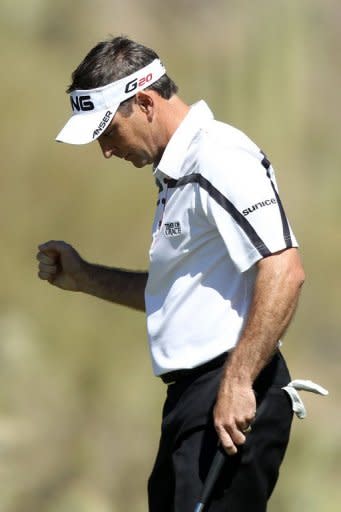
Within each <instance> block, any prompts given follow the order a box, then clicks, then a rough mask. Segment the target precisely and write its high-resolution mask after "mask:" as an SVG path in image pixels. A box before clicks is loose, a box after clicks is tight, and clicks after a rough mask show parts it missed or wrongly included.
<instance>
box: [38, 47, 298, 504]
mask: <svg viewBox="0 0 341 512" xmlns="http://www.w3.org/2000/svg"><path fill="white" fill-rule="evenodd" d="M68 92H69V93H70V97H71V105H72V109H73V116H72V117H71V119H70V120H69V121H68V123H67V124H66V125H65V127H64V128H63V130H62V131H61V132H60V134H59V135H58V136H57V140H58V141H61V142H66V143H71V144H85V143H88V142H91V141H93V140H98V142H99V144H100V147H101V149H102V152H103V155H104V156H105V158H110V157H112V156H116V157H119V158H124V159H126V160H128V161H130V162H132V163H133V165H135V166H136V167H143V166H145V165H147V164H152V165H153V167H154V174H155V178H156V182H157V184H158V187H159V199H158V202H157V209H156V215H155V221H154V225H153V239H152V244H151V248H150V268H149V272H148V273H147V272H135V271H128V270H122V269H117V268H108V267H103V266H100V265H95V264H91V263H88V262H86V261H84V260H83V259H82V258H81V257H80V255H79V254H78V253H77V251H76V250H75V249H74V248H73V247H72V246H70V245H68V244H66V243H65V242H60V241H50V242H47V243H44V244H42V245H41V246H40V247H39V253H38V260H39V262H40V263H39V276H40V278H41V279H45V280H47V281H49V282H50V283H51V284H53V285H56V286H59V287H60V288H63V289H66V290H73V291H82V292H84V293H88V294H91V295H94V296H97V297H100V298H103V299H106V300H109V301H112V302H115V303H118V304H122V305H126V306H129V307H132V308H135V309H138V310H141V311H146V315H147V326H148V336H149V342H150V351H151V357H152V363H153V369H154V373H155V375H156V376H160V377H161V378H162V380H163V381H164V382H165V383H166V384H168V388H167V400H166V402H165V406H164V410H163V421H162V434H161V440H160V447H159V452H158V455H157V458H156V462H155V466H154V469H153V471H152V474H151V477H150V479H149V486H148V491H149V511H150V512H171V511H173V512H180V511H181V512H192V511H193V509H194V506H195V503H196V502H197V501H198V498H199V496H200V492H201V488H202V483H203V481H204V480H205V477H206V475H207V472H208V469H209V466H210V463H211V461H212V458H213V456H214V453H215V450H216V447H217V442H218V440H219V442H220V443H221V445H222V446H223V448H224V449H225V451H226V454H227V455H226V463H225V466H224V468H223V471H222V473H221V475H220V478H219V480H218V482H217V484H216V486H215V488H214V491H213V494H212V497H211V500H210V503H209V504H208V510H210V511H211V512H222V511H227V510H228V511H231V512H232V511H233V512H247V511H252V512H261V511H265V510H266V504H267V500H268V498H269V496H270V495H271V492H272V490H273V488H274V485H275V483H276V480H277V476H278V469H279V466H280V463H281V461H282V459H283V456H284V453H285V449H286V446H287V442H288V439H289V432H290V425H291V420H292V411H291V405H290V403H289V399H288V397H287V396H286V394H285V392H284V391H283V390H282V389H281V388H282V386H285V385H286V384H288V382H289V380H290V377H289V373H288V370H287V368H286V365H285V362H284V360H283V357H282V355H281V354H280V352H279V348H278V347H279V340H280V338H281V336H282V335H283V333H284V331H285V330H286V328H287V327H288V325H289V322H290V320H291V318H292V315H293V313H294V311H295V308H296V304H297V301H298V296H299V291H300V288H301V286H302V284H303V281H304V273H303V269H302V265H301V263H300V258H299V255H298V252H297V242H296V240H295V237H294V234H293V232H292V230H291V227H290V225H289V223H288V221H287V218H286V215H285V213H284V209H283V206H282V203H281V200H280V198H279V195H278V190H277V185H276V182H275V177H274V170H273V168H272V166H271V163H270V161H269V160H268V158H267V157H266V156H265V154H264V153H262V151H261V150H260V149H259V148H258V147H257V146H256V144H254V143H253V142H252V141H251V140H250V139H249V138H248V137H247V136H246V135H244V134H243V133H241V132H240V131H238V130H236V129H235V128H233V127H231V126H229V125H227V124H224V123H220V122H218V121H216V120H214V118H213V115H212V113H211V111H210V110H209V108H208V106H207V105H206V103H204V102H203V101H201V102H199V103H197V104H195V105H193V106H192V107H189V106H188V105H186V104H185V103H184V102H183V101H182V100H181V99H180V98H179V96H178V95H177V87H176V85H175V84H174V82H173V81H172V80H171V79H170V78H169V77H168V76H167V74H166V71H165V68H164V67H163V65H162V63H161V62H160V60H159V58H158V56H157V54H156V53H155V52H154V51H153V50H151V49H149V48H146V47H145V46H143V45H140V44H137V43H135V42H133V41H130V40H129V39H127V38H124V37H117V38H114V39H112V40H109V41H106V42H102V43H99V44H98V45H96V46H95V47H94V48H93V49H92V50H91V51H90V52H89V54H88V55H87V56H86V57H85V59H84V60H83V62H82V63H81V64H80V65H79V66H78V68H77V69H76V70H75V71H74V73H73V75H72V84H71V86H70V87H69V89H68Z"/></svg>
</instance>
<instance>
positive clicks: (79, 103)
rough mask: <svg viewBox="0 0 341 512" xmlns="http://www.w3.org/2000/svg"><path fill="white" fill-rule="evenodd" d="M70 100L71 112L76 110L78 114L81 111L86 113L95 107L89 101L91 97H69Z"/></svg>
mask: <svg viewBox="0 0 341 512" xmlns="http://www.w3.org/2000/svg"><path fill="white" fill-rule="evenodd" d="M70 100H71V107H72V110H73V111H75V110H77V112H80V110H82V111H83V112H87V111H89V110H94V108H95V105H94V104H93V103H92V101H91V96H71V97H70Z"/></svg>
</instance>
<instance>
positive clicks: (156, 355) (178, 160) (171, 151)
mask: <svg viewBox="0 0 341 512" xmlns="http://www.w3.org/2000/svg"><path fill="white" fill-rule="evenodd" d="M155 177H156V181H157V184H158V186H159V197H158V201H157V209H156V214H155V219H154V223H153V233H152V244H151V248H150V253H149V254H150V268H149V277H148V282H147V287H146V293H145V300H146V312H147V329H148V336H149V341H150V351H151V356H152V362H153V369H154V373H155V375H161V374H162V373H166V372H169V371H172V370H177V369H181V368H194V367H196V366H198V365H200V364H203V363H205V362H207V361H209V360H211V359H213V358H214V357H216V356H218V355H220V354H221V353H223V352H226V351H228V350H230V349H232V348H233V347H234V346H235V345H236V343H237V342H238V339H239V336H240V333H241V330H242V328H243V325H244V322H245V319H246V317H247V314H248V310H249V306H250V302H251V299H252V292H253V286H254V282H255V276H256V267H255V263H256V262H257V261H258V260H260V259H261V258H264V257H266V256H269V255H270V254H272V253H275V252H277V251H280V250H282V249H285V248H289V247H297V242H296V239H295V237H294V234H293V232H292V230H291V227H290V225H289V223H288V221H287V218H286V216H285V213H284V210H283V207H282V204H281V201H280V198H279V196H278V192H277V185H276V182H275V176H274V170H273V168H272V166H271V164H270V162H269V161H268V160H267V158H266V157H265V155H264V154H263V153H262V152H261V150H260V149H259V148H258V147H257V146H256V144H254V143H253V142H252V141H251V140H250V139H249V138H248V137H247V136H246V135H245V134H244V133H242V132H241V131H239V130H237V129H235V128H233V127H232V126H229V125H227V124H224V123H221V122H218V121H216V120H214V118H213V115H212V112H211V111H210V109H209V108H208V106H207V105H206V103H205V102H203V101H200V102H198V103H196V104H195V105H193V106H192V107H191V109H190V111H189V113H188V114H187V116H186V118H185V119H184V121H183V122H182V123H181V124H180V126H179V127H178V129H177V130H176V132H175V133H174V135H173V136H172V138H171V140H170V141H169V143H168V145H167V147H166V149H165V151H164V153H163V156H162V159H161V161H160V162H159V164H158V166H157V168H156V170H155Z"/></svg>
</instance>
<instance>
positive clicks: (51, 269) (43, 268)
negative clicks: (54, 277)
mask: <svg viewBox="0 0 341 512" xmlns="http://www.w3.org/2000/svg"><path fill="white" fill-rule="evenodd" d="M39 270H40V272H45V273H47V274H56V272H57V265H50V264H47V263H41V262H40V263H39Z"/></svg>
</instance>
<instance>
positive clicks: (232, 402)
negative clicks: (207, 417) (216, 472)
mask: <svg viewBox="0 0 341 512" xmlns="http://www.w3.org/2000/svg"><path fill="white" fill-rule="evenodd" d="M255 416H256V398H255V394H254V391H253V389H252V386H250V385H241V384H234V385H232V384H229V383H228V382H226V380H225V379H223V381H222V383H221V386H220V389H219V393H218V398H217V402H216V405H215V408H214V413H213V418H214V426H215V429H216V431H217V434H218V437H219V440H220V442H221V444H222V446H223V448H224V449H225V451H226V452H227V454H228V455H234V454H236V453H237V451H238V449H237V447H238V446H239V445H242V444H244V443H245V441H246V436H247V432H248V431H250V426H251V423H252V421H253V420H254V419H255Z"/></svg>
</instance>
